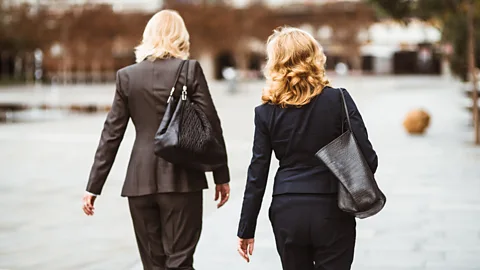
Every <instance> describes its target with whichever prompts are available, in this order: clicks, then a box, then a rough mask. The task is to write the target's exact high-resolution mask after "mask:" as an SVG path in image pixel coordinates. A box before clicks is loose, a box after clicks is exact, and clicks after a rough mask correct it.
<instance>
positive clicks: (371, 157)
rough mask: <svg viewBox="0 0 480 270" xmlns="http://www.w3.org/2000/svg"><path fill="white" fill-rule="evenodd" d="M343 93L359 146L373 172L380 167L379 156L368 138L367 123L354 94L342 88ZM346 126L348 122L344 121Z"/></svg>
mask: <svg viewBox="0 0 480 270" xmlns="http://www.w3.org/2000/svg"><path fill="white" fill-rule="evenodd" d="M342 91H343V94H344V96H345V102H346V104H347V108H348V115H349V116H350V122H351V125H352V132H353V135H355V139H356V140H357V143H358V146H359V147H360V150H361V151H362V154H363V156H364V158H365V160H366V161H367V163H368V166H369V167H370V169H371V170H372V172H373V173H375V172H376V171H377V167H378V157H377V153H376V152H375V150H373V146H372V144H371V143H370V140H369V139H368V133H367V128H366V127H365V123H364V122H363V119H362V116H361V115H360V111H359V110H358V108H357V105H356V104H355V102H354V101H353V98H352V96H350V94H349V93H348V91H347V90H345V89H342ZM344 125H345V127H348V126H346V125H347V123H346V122H345V123H344Z"/></svg>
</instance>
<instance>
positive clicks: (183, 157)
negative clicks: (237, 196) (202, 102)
mask: <svg viewBox="0 0 480 270" xmlns="http://www.w3.org/2000/svg"><path fill="white" fill-rule="evenodd" d="M189 62H190V61H189V60H185V61H182V63H181V64H180V67H179V69H178V71H177V75H176V78H175V82H174V85H173V87H172V90H171V91H170V96H169V97H168V100H167V108H166V110H165V114H164V116H163V119H162V121H161V123H160V126H159V128H158V130H157V133H156V134H155V139H154V143H155V148H154V152H155V155H157V156H159V157H161V158H163V159H164V160H166V161H168V162H170V163H173V164H178V165H181V166H183V167H186V168H191V169H196V170H201V171H213V170H214V169H216V168H217V167H219V166H220V165H221V160H222V158H223V156H222V155H223V154H224V152H225V151H223V148H222V145H221V144H220V143H219V140H218V139H217V138H216V136H215V133H214V130H213V128H212V125H211V123H210V121H209V119H208V117H207V115H206V114H205V112H204V111H203V110H202V109H201V108H200V107H199V106H198V105H197V104H195V103H194V102H192V101H191V100H190V98H189V96H188V92H187V89H188V87H187V82H188V80H189V77H188V76H189ZM184 66H186V68H185V76H184V78H185V82H184V84H183V87H182V91H181V93H180V96H179V97H178V98H176V97H175V90H176V86H177V83H178V80H179V77H180V74H181V73H182V72H183V70H184V68H183V67H184ZM192 66H193V65H192Z"/></svg>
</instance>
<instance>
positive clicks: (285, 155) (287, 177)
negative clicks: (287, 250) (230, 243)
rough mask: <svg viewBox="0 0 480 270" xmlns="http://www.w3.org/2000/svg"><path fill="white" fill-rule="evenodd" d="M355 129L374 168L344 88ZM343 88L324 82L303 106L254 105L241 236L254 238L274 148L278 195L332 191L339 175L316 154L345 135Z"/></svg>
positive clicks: (361, 125) (365, 137) (371, 152)
mask: <svg viewBox="0 0 480 270" xmlns="http://www.w3.org/2000/svg"><path fill="white" fill-rule="evenodd" d="M343 91H344V94H345V99H346V103H347V106H348V110H349V115H350V119H351V124H352V129H353V130H352V131H353V133H354V135H355V138H356V139H357V142H358V144H359V146H360V148H361V150H362V152H363V155H364V157H365V159H366V160H367V162H368V164H369V166H370V168H371V170H372V172H374V173H375V171H376V169H377V155H376V153H375V151H374V150H373V148H372V145H371V143H370V141H369V140H368V135H367V130H366V128H365V125H364V123H363V120H362V117H361V115H360V112H359V111H358V108H357V106H356V105H355V102H354V101H353V99H352V97H351V96H350V94H349V93H348V92H347V91H346V90H343ZM343 111H344V110H343V105H342V101H341V96H340V90H338V89H334V88H331V87H325V88H324V89H323V91H322V93H321V94H319V95H318V96H316V97H314V98H313V99H312V100H311V102H310V103H308V104H306V105H304V106H301V107H289V108H280V107H279V106H276V105H272V104H263V105H260V106H258V107H256V108H255V137H254V142H253V157H252V160H251V164H250V166H249V168H248V177H247V184H246V188H245V195H244V199H243V207H242V213H241V217H240V224H239V229H238V236H239V237H240V238H242V239H249V238H253V237H254V234H255V227H256V224H257V216H258V213H259V212H260V206H261V204H262V200H263V195H264V193H265V187H266V185H267V177H268V170H269V167H270V160H271V155H272V150H273V151H274V152H275V156H276V158H277V159H278V160H279V163H280V167H279V168H278V170H277V174H276V175H275V180H274V181H275V182H274V188H273V195H279V194H287V193H296V194H298V193H310V194H312V193H313V194H329V193H330V194H331V193H337V191H338V180H337V178H336V177H335V176H334V175H333V174H332V173H331V172H330V170H329V169H328V168H327V167H326V166H325V165H324V164H323V163H322V162H321V161H319V160H318V159H317V158H316V157H315V153H316V152H317V151H318V150H319V149H320V148H322V147H323V146H325V145H327V144H328V143H329V142H331V141H333V140H334V139H335V138H337V137H338V136H340V135H341V134H342V126H343V128H346V127H347V125H346V123H345V122H346V121H345V120H346V118H345V113H344V112H343Z"/></svg>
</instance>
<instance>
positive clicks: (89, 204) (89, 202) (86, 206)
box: [82, 192, 97, 216]
mask: <svg viewBox="0 0 480 270" xmlns="http://www.w3.org/2000/svg"><path fill="white" fill-rule="evenodd" d="M96 198H97V196H95V195H93V194H91V193H88V192H85V195H83V198H82V202H83V205H82V209H83V212H84V213H85V215H87V216H93V213H94V210H95V207H93V205H94V204H95V199H96Z"/></svg>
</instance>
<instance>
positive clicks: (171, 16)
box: [135, 10, 190, 63]
mask: <svg viewBox="0 0 480 270" xmlns="http://www.w3.org/2000/svg"><path fill="white" fill-rule="evenodd" d="M189 55H190V35H189V34H188V31H187V27H186V26H185V22H184V21H183V19H182V17H181V16H180V15H179V14H178V12H176V11H173V10H162V11H160V12H158V13H156V14H155V15H153V17H152V18H151V19H150V20H149V21H148V23H147V26H146V27H145V30H144V31H143V39H142V43H141V44H140V45H138V46H137V47H136V48H135V58H136V61H137V63H139V62H142V61H143V60H145V59H149V60H154V59H161V58H169V57H175V58H179V59H188V57H189Z"/></svg>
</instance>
